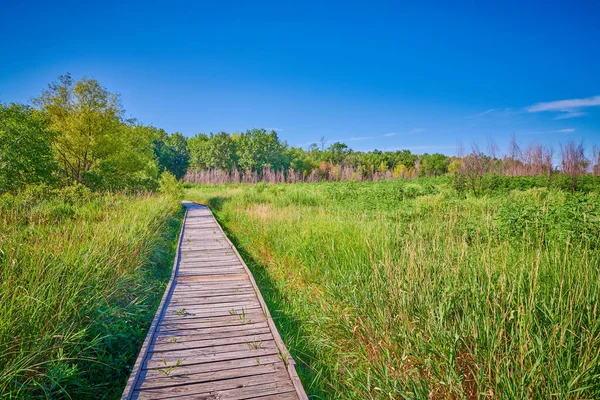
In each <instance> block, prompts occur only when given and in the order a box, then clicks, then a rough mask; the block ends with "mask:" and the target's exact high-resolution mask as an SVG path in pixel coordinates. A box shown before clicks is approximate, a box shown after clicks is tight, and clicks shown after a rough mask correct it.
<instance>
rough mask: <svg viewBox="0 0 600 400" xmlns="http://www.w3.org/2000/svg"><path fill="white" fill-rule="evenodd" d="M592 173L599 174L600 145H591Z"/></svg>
mask: <svg viewBox="0 0 600 400" xmlns="http://www.w3.org/2000/svg"><path fill="white" fill-rule="evenodd" d="M591 164H592V174H594V175H596V176H600V147H598V146H596V145H594V147H592V162H591Z"/></svg>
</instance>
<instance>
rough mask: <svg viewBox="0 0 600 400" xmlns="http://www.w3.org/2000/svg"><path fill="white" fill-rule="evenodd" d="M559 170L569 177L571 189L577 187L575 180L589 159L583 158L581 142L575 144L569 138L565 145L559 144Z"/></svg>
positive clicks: (582, 171)
mask: <svg viewBox="0 0 600 400" xmlns="http://www.w3.org/2000/svg"><path fill="white" fill-rule="evenodd" d="M560 153H561V157H562V160H561V170H562V172H563V174H565V175H567V176H568V177H570V178H571V191H573V192H574V191H575V189H576V188H577V180H578V179H579V177H580V176H581V175H583V174H585V171H586V169H587V166H588V165H589V161H588V160H587V159H586V158H585V148H584V147H583V143H579V144H575V142H574V141H572V140H570V141H569V142H567V143H566V144H565V145H561V146H560Z"/></svg>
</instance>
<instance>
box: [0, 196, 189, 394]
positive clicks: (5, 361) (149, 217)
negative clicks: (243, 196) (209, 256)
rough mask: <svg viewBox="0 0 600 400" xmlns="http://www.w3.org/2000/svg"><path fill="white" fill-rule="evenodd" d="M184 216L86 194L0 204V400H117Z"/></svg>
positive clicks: (150, 203) (129, 199) (164, 204)
mask: <svg viewBox="0 0 600 400" xmlns="http://www.w3.org/2000/svg"><path fill="white" fill-rule="evenodd" d="M182 216H183V213H182V211H181V207H180V206H179V204H178V202H177V201H175V200H173V199H169V198H168V197H166V196H158V195H153V196H150V195H139V196H126V195H119V194H93V193H91V192H89V191H88V190H87V189H85V188H83V187H71V188H66V189H62V190H50V189H43V188H38V189H36V190H33V191H27V192H23V193H21V194H19V195H15V196H11V195H4V196H3V197H0V397H2V398H5V397H6V398H27V399H30V398H52V399H54V398H84V399H85V398H90V399H100V398H109V399H110V398H119V397H120V394H121V392H122V390H123V388H124V387H125V383H126V381H127V378H128V376H129V371H130V368H131V366H132V365H133V362H134V361H135V358H136V357H137V354H138V352H139V349H140V347H141V344H142V342H143V340H144V337H145V336H146V332H147V329H148V326H149V325H150V321H151V320H152V317H153V316H154V313H155V312H156V307H157V306H158V302H159V300H160V297H161V296H162V293H163V291H164V288H165V285H166V281H167V280H168V277H169V276H170V273H171V267H172V263H173V255H174V246H175V243H176V238H177V235H178V233H179V227H180V223H181V217H182Z"/></svg>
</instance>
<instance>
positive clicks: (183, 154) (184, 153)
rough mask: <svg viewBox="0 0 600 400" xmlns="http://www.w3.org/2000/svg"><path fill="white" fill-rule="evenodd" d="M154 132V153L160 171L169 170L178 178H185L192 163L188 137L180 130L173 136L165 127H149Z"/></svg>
mask: <svg viewBox="0 0 600 400" xmlns="http://www.w3.org/2000/svg"><path fill="white" fill-rule="evenodd" d="M147 129H151V130H152V131H153V132H154V136H155V138H154V143H153V145H154V154H155V155H156V158H157V161H158V166H159V169H160V172H163V171H169V172H171V173H172V174H173V175H175V177H176V178H177V179H181V178H183V176H184V175H185V172H186V170H187V168H188V166H189V163H190V151H189V150H188V139H187V138H186V137H185V136H183V135H182V134H181V133H179V132H175V133H174V134H172V135H171V136H169V135H168V134H167V132H165V131H164V130H163V129H156V128H154V127H149V128H147Z"/></svg>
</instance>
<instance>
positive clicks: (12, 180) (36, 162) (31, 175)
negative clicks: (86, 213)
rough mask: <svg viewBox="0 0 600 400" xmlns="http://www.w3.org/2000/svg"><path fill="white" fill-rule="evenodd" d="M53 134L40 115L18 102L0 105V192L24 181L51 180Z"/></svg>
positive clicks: (53, 165) (53, 163) (9, 190)
mask: <svg viewBox="0 0 600 400" xmlns="http://www.w3.org/2000/svg"><path fill="white" fill-rule="evenodd" d="M54 138H55V133H54V132H52V131H50V130H48V129H47V123H46V121H45V120H44V118H43V116H42V115H41V114H40V113H39V112H36V110H33V109H31V108H29V107H27V106H24V105H20V104H10V105H2V104H0V192H6V191H8V192H15V191H17V190H19V189H20V188H22V187H23V186H24V185H27V184H38V183H51V182H52V181H53V180H54V178H53V172H54V171H55V169H56V164H55V162H54V157H53V154H52V141H53V140H54Z"/></svg>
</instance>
